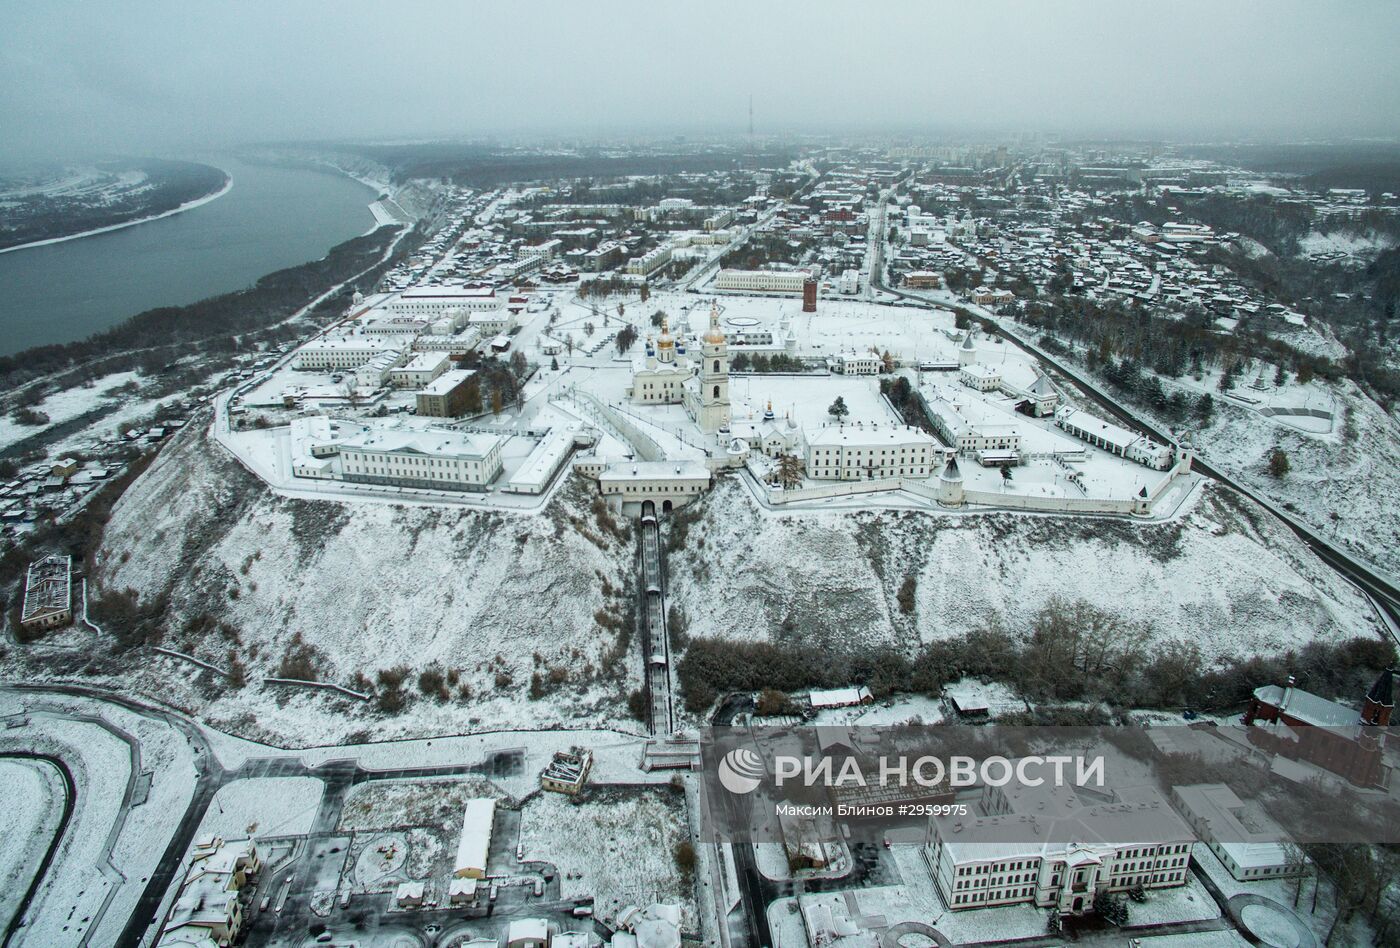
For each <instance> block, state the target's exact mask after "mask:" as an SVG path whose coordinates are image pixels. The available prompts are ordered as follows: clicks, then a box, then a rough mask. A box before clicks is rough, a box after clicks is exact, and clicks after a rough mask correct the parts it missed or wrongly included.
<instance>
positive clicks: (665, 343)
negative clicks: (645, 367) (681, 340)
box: [656, 319, 676, 349]
mask: <svg viewBox="0 0 1400 948" xmlns="http://www.w3.org/2000/svg"><path fill="white" fill-rule="evenodd" d="M675 345H676V340H675V339H674V338H673V337H672V336H671V326H670V323H668V322H667V321H666V320H665V319H662V320H661V335H659V336H657V337H656V348H658V349H671V348H674V347H675Z"/></svg>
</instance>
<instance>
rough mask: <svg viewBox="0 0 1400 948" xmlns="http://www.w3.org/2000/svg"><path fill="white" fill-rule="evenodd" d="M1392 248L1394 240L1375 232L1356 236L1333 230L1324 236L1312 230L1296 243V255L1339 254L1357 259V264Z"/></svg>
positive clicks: (1356, 234)
mask: <svg viewBox="0 0 1400 948" xmlns="http://www.w3.org/2000/svg"><path fill="white" fill-rule="evenodd" d="M1393 246H1395V240H1394V238H1392V237H1391V236H1390V235H1388V234H1378V233H1376V232H1375V231H1369V232H1367V233H1364V234H1358V233H1356V232H1354V231H1348V230H1334V231H1331V232H1329V233H1325V234H1324V233H1320V232H1318V231H1315V230H1314V231H1309V232H1308V233H1307V235H1306V236H1304V237H1303V238H1302V239H1301V240H1299V241H1298V253H1299V254H1301V255H1303V256H1310V255H1312V254H1337V253H1340V254H1345V255H1346V256H1348V257H1354V258H1358V260H1357V262H1358V263H1364V262H1365V261H1366V260H1367V259H1369V258H1371V257H1374V256H1375V255H1376V254H1377V253H1379V252H1381V251H1382V250H1386V249H1388V248H1390V247H1393Z"/></svg>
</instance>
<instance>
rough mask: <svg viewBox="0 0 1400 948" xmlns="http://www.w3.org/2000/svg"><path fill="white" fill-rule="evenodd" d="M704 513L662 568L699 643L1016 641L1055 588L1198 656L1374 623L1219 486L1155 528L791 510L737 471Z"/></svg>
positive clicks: (1148, 637) (1293, 543)
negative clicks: (788, 625)
mask: <svg viewBox="0 0 1400 948" xmlns="http://www.w3.org/2000/svg"><path fill="white" fill-rule="evenodd" d="M701 505H702V506H701V508H700V509H701V510H703V511H704V517H703V519H702V520H701V521H700V522H699V523H697V524H695V525H694V526H692V527H691V528H690V531H689V537H688V539H687V541H686V544H685V547H684V549H682V550H681V551H678V552H676V553H673V554H672V555H671V557H670V561H669V572H670V589H669V593H670V601H671V602H672V603H674V604H675V605H677V606H679V607H681V608H682V609H683V610H684V611H685V612H686V614H687V615H688V616H689V620H690V632H691V634H692V635H703V636H719V637H725V638H744V639H766V638H770V637H772V636H775V635H777V634H778V630H779V629H780V627H781V626H782V624H783V623H784V621H790V622H792V623H793V624H794V626H795V628H796V632H795V633H793V634H795V635H796V637H797V638H798V639H799V640H801V641H803V642H804V643H806V644H807V645H809V646H812V647H816V648H829V649H835V650H837V651H840V652H851V651H854V650H858V649H864V648H872V647H880V646H891V647H897V648H904V649H910V648H914V647H916V646H917V644H918V643H921V642H927V641H929V640H932V639H935V638H939V637H944V636H952V635H956V634H959V633H961V632H964V631H967V630H970V629H972V628H975V627H977V626H980V625H1000V626H1002V627H1004V628H1006V629H1008V630H1009V631H1011V632H1012V633H1013V634H1019V633H1021V632H1023V631H1024V630H1025V629H1027V628H1028V627H1029V623H1030V621H1031V619H1032V617H1033V616H1034V615H1035V614H1036V612H1038V611H1039V610H1040V609H1041V608H1042V607H1043V606H1044V605H1045V604H1046V603H1047V602H1049V601H1050V600H1051V599H1052V598H1053V597H1062V598H1065V599H1070V600H1075V599H1082V600H1085V601H1088V602H1090V603H1092V604H1094V605H1096V606H1098V607H1100V608H1102V609H1104V610H1106V611H1108V612H1110V613H1112V614H1114V615H1116V616H1118V617H1120V618H1121V620H1122V621H1123V622H1124V623H1125V625H1126V626H1127V627H1128V628H1131V629H1134V630H1135V632H1136V634H1138V635H1140V636H1141V638H1142V641H1143V642H1144V643H1148V644H1150V643H1152V642H1165V641H1168V640H1187V641H1191V642H1194V643H1195V644H1196V645H1197V646H1199V647H1200V649H1201V651H1202V652H1203V653H1204V654H1205V655H1206V656H1207V657H1213V656H1217V655H1222V654H1257V653H1268V652H1274V651H1277V650H1281V649H1285V648H1290V647H1297V646H1299V645H1302V644H1304V643H1306V642H1308V641H1311V640H1312V639H1314V638H1318V637H1323V638H1342V637H1350V636H1354V635H1360V634H1366V633H1367V632H1368V631H1370V630H1371V629H1372V628H1373V625H1372V623H1373V622H1374V619H1373V617H1372V614H1371V611H1370V608H1369V606H1368V605H1367V603H1366V602H1365V601H1364V600H1363V599H1362V598H1361V597H1360V596H1359V595H1358V594H1357V592H1356V591H1355V590H1354V589H1353V588H1352V587H1351V586H1349V585H1348V584H1346V583H1345V582H1343V581H1342V580H1341V579H1339V578H1338V577H1337V576H1336V575H1335V574H1334V573H1332V572H1331V571H1330V570H1329V569H1328V568H1327V567H1326V566H1325V565H1324V564H1322V563H1321V562H1320V561H1319V560H1317V559H1316V557H1314V556H1313V554H1312V553H1311V552H1310V551H1308V550H1307V549H1306V547H1304V546H1303V545H1302V544H1301V543H1300V542H1298V541H1297V540H1296V539H1295V538H1294V537H1293V536H1292V534H1290V533H1289V532H1288V531H1287V530H1286V529H1285V528H1284V527H1283V526H1282V525H1281V524H1279V523H1278V522H1277V521H1275V520H1274V519H1273V518H1271V517H1268V516H1265V515H1262V513H1261V512H1260V511H1258V510H1257V508H1254V507H1253V506H1252V505H1249V504H1245V503H1243V502H1241V501H1239V500H1238V499H1236V498H1234V496H1233V495H1230V494H1226V493H1225V492H1223V491H1220V490H1217V489H1207V490H1206V491H1204V492H1203V494H1202V495H1201V496H1200V498H1199V499H1198V500H1196V501H1195V504H1194V506H1193V507H1191V508H1190V509H1189V511H1187V512H1184V513H1183V514H1182V515H1181V516H1180V517H1178V518H1177V519H1176V520H1174V521H1171V522H1168V523H1162V524H1151V523H1129V522H1124V521H1116V520H1105V519H1084V518H1070V517H1050V516H1045V517H1025V516H1018V515H1013V514H1000V513H988V514H979V515H972V516H966V517H945V516H940V515H937V514H925V513H916V512H912V511H911V512H895V511H886V512H881V513H869V512H858V513H840V512H834V511H833V512H830V513H827V512H804V513H802V514H784V513H781V512H776V513H775V512H769V511H766V510H764V509H762V508H760V507H759V506H758V505H757V504H755V503H754V502H753V500H752V499H751V498H750V496H749V494H748V492H747V491H746V490H745V489H744V488H743V487H742V486H741V485H740V484H739V483H737V482H733V481H727V482H724V483H722V484H720V486H718V487H717V488H716V489H715V490H714V491H713V492H712V493H711V494H709V495H707V496H706V497H705V498H704V499H703V500H702V501H701ZM796 551H800V553H799V555H794V553H795V552H796ZM725 564H741V565H740V566H737V567H730V566H727V565H725ZM906 575H912V576H914V577H915V579H916V592H915V611H914V614H913V615H912V616H906V615H904V614H902V613H901V612H900V610H899V607H898V605H897V603H896V599H895V597H896V593H897V591H898V589H899V587H900V585H901V584H902V582H903V579H904V577H905V576H906Z"/></svg>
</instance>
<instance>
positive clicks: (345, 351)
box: [294, 336, 402, 372]
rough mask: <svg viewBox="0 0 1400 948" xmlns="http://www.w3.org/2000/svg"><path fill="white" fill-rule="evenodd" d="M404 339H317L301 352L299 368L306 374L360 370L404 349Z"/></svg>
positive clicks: (356, 337) (345, 337)
mask: <svg viewBox="0 0 1400 948" xmlns="http://www.w3.org/2000/svg"><path fill="white" fill-rule="evenodd" d="M401 348H402V345H401V340H398V339H384V338H371V337H369V336H341V337H335V338H329V339H313V340H312V341H311V342H308V343H307V344H306V345H304V346H302V347H301V348H300V349H298V350H297V354H296V360H295V363H294V365H295V367H296V368H298V369H302V370H304V371H311V372H314V371H319V370H321V369H332V370H334V369H358V368H359V367H360V366H362V365H364V364H365V363H366V362H368V361H369V360H370V359H373V358H374V357H375V356H377V355H379V353H381V352H384V351H386V350H389V349H401Z"/></svg>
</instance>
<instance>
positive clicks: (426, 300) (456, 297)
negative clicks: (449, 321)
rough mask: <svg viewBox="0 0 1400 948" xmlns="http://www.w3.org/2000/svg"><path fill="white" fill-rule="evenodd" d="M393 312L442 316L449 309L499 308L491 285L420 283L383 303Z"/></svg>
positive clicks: (460, 310) (473, 311) (406, 314)
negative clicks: (478, 286) (470, 286)
mask: <svg viewBox="0 0 1400 948" xmlns="http://www.w3.org/2000/svg"><path fill="white" fill-rule="evenodd" d="M382 308H383V309H385V310H387V311H388V312H390V313H392V314H393V315H395V316H425V317H431V316H443V315H446V314H448V313H456V312H465V313H481V312H486V311H489V310H494V309H500V308H501V298H500V297H499V296H497V295H496V291H495V290H493V289H490V288H489V287H488V288H485V289H478V288H467V287H461V286H420V287H412V288H410V289H407V290H404V291H403V292H402V293H400V294H399V295H398V296H395V297H393V298H392V299H390V300H388V301H387V302H385V303H384V304H383V307H382Z"/></svg>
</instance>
